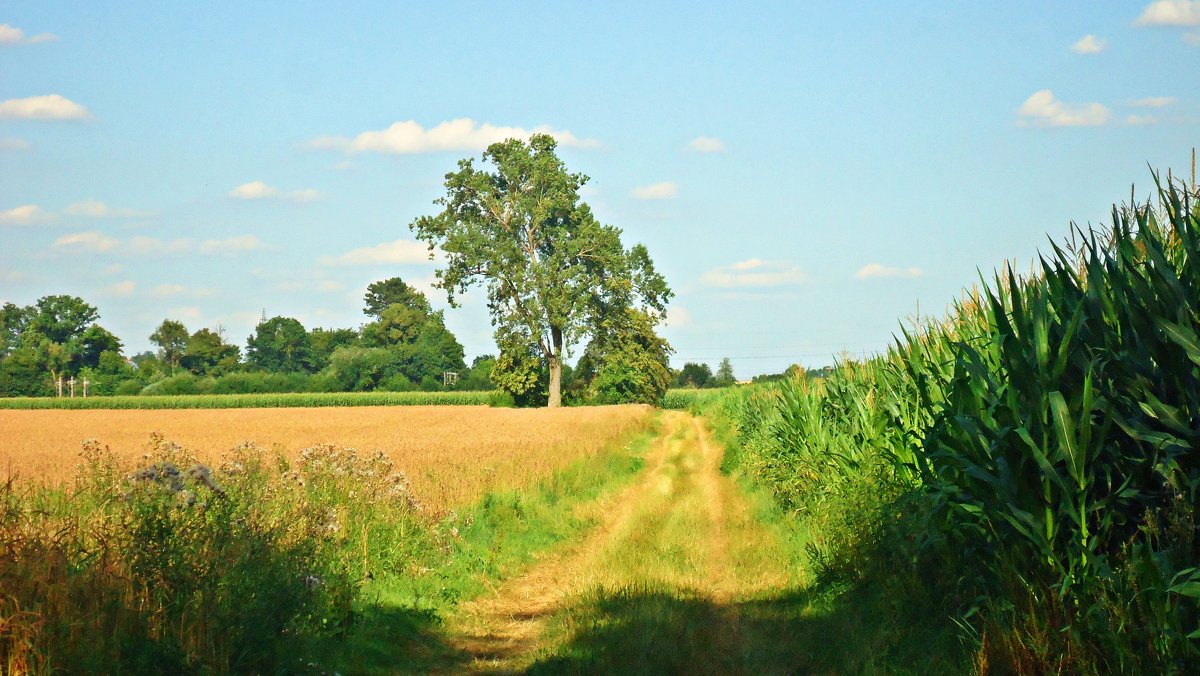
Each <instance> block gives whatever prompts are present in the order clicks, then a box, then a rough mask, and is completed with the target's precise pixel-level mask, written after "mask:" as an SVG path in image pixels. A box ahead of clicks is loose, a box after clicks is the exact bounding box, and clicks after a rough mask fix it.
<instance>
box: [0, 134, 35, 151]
mask: <svg viewBox="0 0 1200 676" xmlns="http://www.w3.org/2000/svg"><path fill="white" fill-rule="evenodd" d="M32 147H33V145H32V144H30V143H29V141H26V140H25V139H23V138H12V137H0V150H29V149H30V148H32Z"/></svg>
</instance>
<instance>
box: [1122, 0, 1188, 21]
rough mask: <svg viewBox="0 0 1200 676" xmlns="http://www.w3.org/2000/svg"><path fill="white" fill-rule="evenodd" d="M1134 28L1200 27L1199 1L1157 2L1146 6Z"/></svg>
mask: <svg viewBox="0 0 1200 676" xmlns="http://www.w3.org/2000/svg"><path fill="white" fill-rule="evenodd" d="M1133 25H1135V26H1200V0H1157V2H1152V3H1150V4H1148V5H1146V7H1145V9H1143V10H1142V13H1141V14H1140V15H1139V16H1138V18H1137V19H1136V20H1135V21H1134V22H1133Z"/></svg>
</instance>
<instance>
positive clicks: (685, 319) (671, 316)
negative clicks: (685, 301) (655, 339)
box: [663, 305, 692, 329]
mask: <svg viewBox="0 0 1200 676" xmlns="http://www.w3.org/2000/svg"><path fill="white" fill-rule="evenodd" d="M691 325H692V313H691V312H688V309H687V308H685V307H680V306H678V305H672V306H671V307H669V308H667V316H666V318H664V319H663V326H669V327H671V328H673V329H682V328H684V327H687V326H691Z"/></svg>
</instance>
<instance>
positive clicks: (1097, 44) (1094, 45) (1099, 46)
mask: <svg viewBox="0 0 1200 676" xmlns="http://www.w3.org/2000/svg"><path fill="white" fill-rule="evenodd" d="M1106 45H1107V42H1105V41H1104V40H1101V39H1100V38H1098V37H1096V36H1095V35H1085V36H1083V37H1081V38H1079V40H1078V41H1076V42H1075V44H1073V45H1071V51H1073V52H1075V53H1076V54H1099V53H1100V52H1103V51H1104V47H1105V46H1106Z"/></svg>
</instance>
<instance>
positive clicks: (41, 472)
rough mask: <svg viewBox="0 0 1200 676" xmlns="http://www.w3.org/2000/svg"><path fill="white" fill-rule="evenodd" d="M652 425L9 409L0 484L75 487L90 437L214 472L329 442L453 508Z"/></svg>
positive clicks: (638, 415) (525, 415) (412, 415)
mask: <svg viewBox="0 0 1200 676" xmlns="http://www.w3.org/2000/svg"><path fill="white" fill-rule="evenodd" d="M651 417H652V409H650V408H649V407H646V406H597V407H582V408H562V409H503V408H488V407H477V406H403V407H384V406H364V407H355V408H260V409H215V410H214V409H188V410H156V411H146V410H120V411H112V410H84V411H62V410H40V411H36V410H35V411H19V410H0V477H5V478H7V477H9V476H16V477H18V478H19V479H22V480H24V479H33V480H40V481H47V482H52V483H58V482H63V481H66V480H68V479H70V478H71V477H72V476H73V474H74V472H75V468H76V465H77V463H78V460H79V451H80V447H81V442H82V441H83V440H85V439H96V440H98V441H100V442H101V443H102V444H104V445H106V446H108V447H109V448H110V449H111V450H112V452H113V453H114V454H115V455H116V456H117V457H118V458H121V459H123V460H125V461H127V462H137V461H138V460H139V459H140V458H141V457H142V455H143V453H144V452H145V450H144V447H145V446H146V444H147V442H148V441H149V440H150V435H151V433H154V432H158V433H161V434H162V435H163V437H164V438H165V439H166V440H168V441H174V442H175V443H177V444H179V445H181V446H183V447H184V448H186V449H188V450H191V451H193V452H194V453H195V454H196V456H197V457H199V458H201V459H202V460H207V461H210V462H216V461H218V460H219V459H220V458H221V457H222V456H223V455H224V454H225V453H226V452H228V451H229V450H230V449H232V448H233V447H234V446H236V445H238V444H240V443H243V442H252V443H253V444H255V445H256V446H259V447H260V448H263V449H266V450H274V451H278V452H280V453H282V454H284V455H286V456H295V455H296V454H298V453H299V452H300V450H302V449H304V448H307V447H310V446H314V445H317V444H322V443H332V444H334V445H336V446H339V447H351V448H355V449H358V450H359V451H360V452H364V453H370V452H374V451H382V452H384V453H385V454H387V456H388V457H389V458H390V459H391V460H392V462H393V463H395V465H396V467H397V469H400V470H401V471H403V472H404V473H405V474H406V475H407V476H408V478H409V480H410V481H411V482H412V486H413V490H414V491H415V492H416V493H417V495H418V496H419V497H420V498H421V499H422V501H423V502H425V503H426V504H427V505H430V506H433V507H435V508H450V507H454V506H457V505H463V504H466V503H469V502H471V501H473V500H475V499H477V498H479V497H481V496H482V495H483V494H484V493H485V492H487V491H488V490H491V489H494V488H520V487H524V486H528V485H530V484H533V483H536V482H537V481H538V480H539V479H541V478H543V477H546V476H548V475H549V474H550V473H551V472H553V471H555V470H557V469H559V468H561V467H564V466H565V465H567V464H569V463H570V462H572V461H573V460H575V459H578V458H582V457H588V456H591V455H594V454H596V453H598V452H599V451H600V450H602V449H603V448H604V447H605V446H606V445H607V444H609V443H612V442H613V441H614V440H615V439H616V438H619V437H621V436H622V435H626V434H629V433H631V432H634V431H635V430H638V429H642V428H644V427H645V426H647V425H648V424H649V422H650V419H651Z"/></svg>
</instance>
